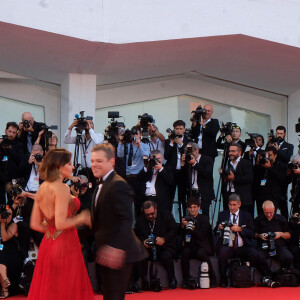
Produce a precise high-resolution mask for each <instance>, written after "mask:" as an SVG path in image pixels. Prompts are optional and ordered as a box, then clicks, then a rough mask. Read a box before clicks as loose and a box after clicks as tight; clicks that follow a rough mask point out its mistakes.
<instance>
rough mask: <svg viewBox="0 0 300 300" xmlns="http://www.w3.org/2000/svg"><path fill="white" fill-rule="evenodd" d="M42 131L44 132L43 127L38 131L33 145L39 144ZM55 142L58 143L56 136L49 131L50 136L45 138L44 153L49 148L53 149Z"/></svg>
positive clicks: (55, 145)
mask: <svg viewBox="0 0 300 300" xmlns="http://www.w3.org/2000/svg"><path fill="white" fill-rule="evenodd" d="M44 132H45V130H44V129H43V130H42V131H40V132H39V136H38V138H37V139H36V141H35V143H34V144H35V145H39V144H40V143H41V139H42V137H43V134H44ZM57 144H58V138H57V136H56V135H55V134H54V133H53V132H51V137H49V138H47V145H48V150H47V149H44V154H46V152H48V151H49V150H53V149H55V148H56V147H57Z"/></svg>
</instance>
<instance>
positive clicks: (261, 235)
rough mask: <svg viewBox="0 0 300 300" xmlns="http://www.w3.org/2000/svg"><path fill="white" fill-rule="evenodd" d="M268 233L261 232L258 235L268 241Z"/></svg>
mask: <svg viewBox="0 0 300 300" xmlns="http://www.w3.org/2000/svg"><path fill="white" fill-rule="evenodd" d="M266 235H267V234H266V233H260V234H259V235H258V237H259V238H260V239H261V240H263V241H265V242H266V241H268V239H267V238H266Z"/></svg>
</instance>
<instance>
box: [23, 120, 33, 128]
mask: <svg viewBox="0 0 300 300" xmlns="http://www.w3.org/2000/svg"><path fill="white" fill-rule="evenodd" d="M22 124H23V126H24V128H29V127H30V126H31V124H30V121H28V120H24V121H23V122H22Z"/></svg>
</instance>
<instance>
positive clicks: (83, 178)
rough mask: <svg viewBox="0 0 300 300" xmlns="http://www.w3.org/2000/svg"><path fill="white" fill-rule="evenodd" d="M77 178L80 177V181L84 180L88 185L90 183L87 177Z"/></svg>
mask: <svg viewBox="0 0 300 300" xmlns="http://www.w3.org/2000/svg"><path fill="white" fill-rule="evenodd" d="M77 177H78V178H79V179H81V180H83V181H84V182H86V183H88V182H89V180H88V178H87V177H86V176H85V175H77Z"/></svg>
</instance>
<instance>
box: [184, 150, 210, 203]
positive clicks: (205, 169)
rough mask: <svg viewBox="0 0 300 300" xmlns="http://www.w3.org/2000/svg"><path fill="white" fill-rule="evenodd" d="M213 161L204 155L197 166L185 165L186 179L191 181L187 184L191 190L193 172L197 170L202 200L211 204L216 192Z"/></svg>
mask: <svg viewBox="0 0 300 300" xmlns="http://www.w3.org/2000/svg"><path fill="white" fill-rule="evenodd" d="M213 166H214V162H213V159H212V158H211V157H209V156H206V155H202V154H201V157H200V159H199V162H197V163H196V164H195V166H191V167H188V163H186V164H185V166H184V167H183V170H184V171H185V175H186V176H185V178H186V179H187V180H188V181H189V182H187V187H188V189H189V187H190V182H191V181H192V174H191V173H192V172H193V170H195V171H196V172H197V173H198V175H197V184H198V189H199V192H200V194H201V197H202V200H203V201H207V202H210V201H211V200H213V199H215V192H214V187H213Z"/></svg>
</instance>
